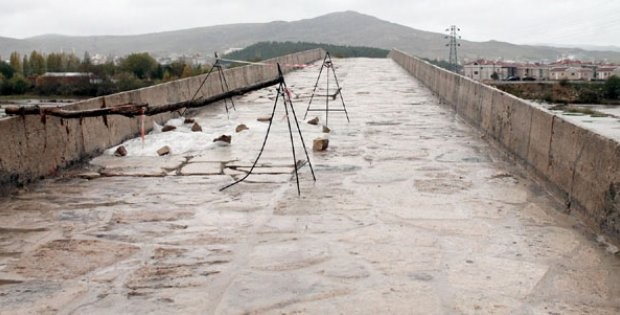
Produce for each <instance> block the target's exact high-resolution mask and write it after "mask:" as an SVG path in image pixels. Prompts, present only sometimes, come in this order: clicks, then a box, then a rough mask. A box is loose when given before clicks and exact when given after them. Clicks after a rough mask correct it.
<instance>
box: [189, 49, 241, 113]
mask: <svg viewBox="0 0 620 315" xmlns="http://www.w3.org/2000/svg"><path fill="white" fill-rule="evenodd" d="M213 69H215V70H216V71H217V73H218V76H219V78H220V87H221V89H222V93H228V92H229V91H230V87H229V86H228V81H226V76H225V75H224V71H223V69H222V64H221V63H220V57H219V56H218V54H217V53H215V63H214V64H213V66H212V67H211V69H209V72H207V75H206V76H205V78H204V79H203V80H202V82H201V83H200V86H199V87H198V89H197V90H196V92H195V93H194V95H193V96H192V98H191V100H194V99H196V96H197V95H198V93H199V92H200V90H201V89H202V87H203V86H204V85H205V83H206V82H207V79H209V76H210V75H211V73H212V72H213ZM228 101H230V104H231V107H232V109H234V110H237V109H236V108H235V103H234V102H233V100H232V97H231V98H230V99H226V98H225V99H224V108H226V116H228V117H229V118H230V116H229V107H228Z"/></svg>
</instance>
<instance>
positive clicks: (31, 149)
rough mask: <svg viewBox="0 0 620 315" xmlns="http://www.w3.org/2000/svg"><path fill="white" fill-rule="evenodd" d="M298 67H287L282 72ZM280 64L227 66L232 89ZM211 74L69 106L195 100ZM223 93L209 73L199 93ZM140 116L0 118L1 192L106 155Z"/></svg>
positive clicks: (288, 60) (298, 59) (264, 77)
mask: <svg viewBox="0 0 620 315" xmlns="http://www.w3.org/2000/svg"><path fill="white" fill-rule="evenodd" d="M324 55H325V51H323V50H322V49H313V50H308V51H304V52H299V53H294V54H290V55H286V56H282V57H278V58H273V59H269V60H266V61H263V62H264V63H270V64H275V63H281V64H305V63H310V62H314V61H316V60H319V59H321V58H323V56H324ZM292 69H293V67H283V71H284V72H287V71H290V70H292ZM277 75H278V72H277V68H276V67H275V66H264V65H247V66H243V67H237V68H233V69H227V70H225V76H226V80H227V81H228V84H229V86H230V89H231V90H232V89H237V88H240V87H245V86H249V85H253V84H257V83H261V82H266V81H269V80H273V79H275V78H277ZM205 76H206V74H203V75H199V76H195V77H191V78H186V79H181V80H176V81H173V82H167V83H163V84H159V85H155V86H150V87H146V88H142V89H139V90H133V91H127V92H122V93H117V94H112V95H107V96H102V97H96V98H91V99H88V100H84V101H80V102H76V103H74V104H71V105H68V106H66V107H64V108H65V109H73V110H85V109H95V108H102V107H114V106H117V105H121V104H127V103H148V104H149V106H159V105H165V104H171V103H177V102H183V101H187V100H190V99H191V98H192V96H193V95H194V93H195V92H196V90H198V87H199V86H200V84H201V82H202V81H203V80H204V77H205ZM221 93H222V89H221V86H220V82H219V78H218V76H215V75H213V76H210V77H209V80H208V82H206V84H205V86H204V87H203V89H202V90H201V91H200V93H199V94H198V97H200V96H203V97H210V96H215V95H218V94H221ZM175 115H177V114H175V113H164V114H159V115H155V116H152V117H146V119H145V126H146V127H148V128H149V129H150V128H151V127H152V125H153V124H152V123H153V122H154V121H155V122H158V123H160V124H161V123H163V122H165V121H167V120H169V119H171V118H173V117H175ZM140 125H141V123H140V118H127V117H123V116H107V117H95V118H83V119H61V118H57V117H51V116H47V117H45V119H42V117H37V116H24V117H17V116H13V117H6V118H0V134H2V136H1V137H0V188H1V189H0V190H6V189H7V188H11V187H16V186H20V185H24V184H27V183H29V182H31V181H33V180H36V179H38V178H41V177H45V176H49V175H53V174H54V173H56V171H57V170H59V169H61V168H64V167H66V166H68V165H70V164H72V163H76V162H78V161H81V160H83V159H84V158H87V157H91V156H93V155H96V154H99V153H101V152H102V151H103V150H105V149H107V148H109V147H111V146H114V145H117V144H119V143H121V142H123V141H124V140H126V139H129V138H132V137H135V136H136V135H138V134H139V132H140Z"/></svg>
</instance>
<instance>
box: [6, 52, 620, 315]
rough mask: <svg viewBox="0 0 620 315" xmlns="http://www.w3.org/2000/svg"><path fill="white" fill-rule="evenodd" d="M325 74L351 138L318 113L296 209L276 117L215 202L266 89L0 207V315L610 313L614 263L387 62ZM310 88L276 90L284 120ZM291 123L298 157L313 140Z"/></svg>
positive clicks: (246, 147) (617, 305) (302, 78)
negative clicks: (338, 89) (286, 109)
mask: <svg viewBox="0 0 620 315" xmlns="http://www.w3.org/2000/svg"><path fill="white" fill-rule="evenodd" d="M334 62H335V64H336V66H337V68H336V71H337V74H338V79H339V80H340V82H341V84H342V86H343V93H344V97H345V101H346V105H347V109H348V111H349V113H350V117H351V122H350V123H347V122H346V119H345V118H344V115H343V113H341V112H330V115H329V128H331V130H332V132H331V133H330V135H329V139H330V142H329V148H328V149H327V150H326V151H324V152H312V151H310V152H309V154H310V159H311V161H312V163H313V166H314V169H315V172H316V177H317V181H316V182H313V181H312V177H311V174H310V170H309V167H308V165H307V164H306V165H305V166H304V167H302V168H301V169H300V182H301V196H298V195H297V191H296V186H295V181H294V177H293V176H292V175H291V174H292V173H291V172H292V170H293V163H294V160H293V158H292V156H291V149H290V140H289V135H288V131H287V127H286V120H285V117H284V113H283V110H282V106H281V104H279V105H278V110H277V112H276V114H275V116H274V124H273V128H272V130H271V133H270V137H269V140H268V144H267V147H266V148H265V152H264V154H263V156H262V158H261V160H260V163H259V164H260V168H258V169H256V174H253V175H251V176H250V177H249V178H248V180H247V181H246V182H244V183H241V184H238V185H236V186H233V187H231V188H229V189H227V190H224V191H219V188H220V187H222V186H224V185H226V184H228V183H231V182H232V180H233V178H239V176H241V175H243V174H244V171H247V168H248V166H250V164H251V162H252V161H253V159H254V158H255V156H256V154H257V153H258V150H259V148H260V145H261V142H262V140H263V137H264V134H265V131H266V129H267V123H265V122H258V121H257V120H256V119H257V118H258V117H262V116H265V115H269V113H270V111H271V109H272V106H273V99H274V97H275V91H274V89H273V88H271V89H266V90H262V91H257V92H254V93H250V94H248V95H245V96H242V97H239V98H236V99H235V105H236V108H237V109H236V111H233V112H231V115H230V119H228V118H227V116H226V112H225V110H224V106H223V104H220V105H214V106H210V107H207V108H205V109H204V110H202V111H200V112H198V113H196V117H195V119H196V121H197V122H198V123H200V124H201V125H202V129H203V131H202V132H194V133H192V132H189V131H188V128H189V127H187V126H185V125H183V123H182V121H175V122H171V124H176V125H177V126H178V128H177V130H175V131H172V132H166V133H162V132H157V131H156V132H154V133H152V134H150V135H148V136H147V137H146V139H145V142H144V143H142V142H141V140H140V139H134V140H130V141H128V142H126V143H125V144H124V145H125V147H126V148H127V150H128V152H129V154H128V156H126V157H114V156H112V152H113V150H114V148H112V149H111V150H109V151H108V152H106V154H104V155H103V156H101V157H98V158H96V159H94V160H93V161H91V162H90V163H89V164H88V165H84V166H83V167H80V168H79V169H74V170H70V171H68V172H67V173H66V174H64V175H63V176H62V177H58V178H54V179H47V180H44V181H42V182H40V183H38V184H35V185H32V186H30V187H27V188H26V189H24V190H23V191H21V192H20V193H18V194H15V195H12V196H9V197H5V198H2V199H1V200H0V209H1V210H0V313H2V314H29V313H43V314H53V313H60V314H110V313H118V314H128V313H134V314H144V313H156V314H181V313H183V314H246V313H250V314H254V313H257V314H461V313H462V314H586V313H589V314H618V313H619V312H620V261H619V260H618V258H617V257H616V256H614V255H613V254H610V253H609V252H610V251H613V247H606V246H603V245H602V244H601V242H597V241H596V240H595V238H596V237H595V236H594V235H592V234H590V233H588V232H587V229H585V228H584V227H583V226H582V225H581V224H580V223H579V222H577V221H576V220H574V219H572V218H571V217H570V216H567V215H565V214H563V213H562V212H561V210H562V208H561V206H560V205H558V204H556V203H555V201H554V199H553V198H552V197H551V196H550V195H548V194H547V193H546V192H545V191H544V190H543V189H541V188H540V186H538V185H537V184H536V183H534V182H533V181H532V180H530V179H528V177H527V175H525V174H524V172H523V171H522V170H521V169H520V168H519V167H516V166H514V165H513V163H511V162H510V161H509V160H508V159H507V158H506V156H505V154H504V153H502V152H499V151H497V150H496V149H495V148H493V147H492V146H490V145H489V144H488V143H487V142H485V140H484V139H482V138H481V135H480V134H479V133H478V132H477V131H475V130H474V129H472V128H471V127H470V126H468V125H467V124H465V123H464V122H463V121H461V120H460V119H459V118H458V117H456V116H455V113H454V112H453V111H452V110H451V109H450V108H448V107H446V106H444V105H440V104H439V103H438V101H437V99H436V98H435V97H433V95H432V94H431V93H430V92H429V91H428V90H427V89H426V88H424V87H423V86H422V85H421V84H420V83H419V82H417V81H416V80H415V79H413V78H411V77H410V76H409V75H408V74H407V73H406V72H405V71H404V70H402V69H401V68H400V67H399V66H398V65H396V64H395V63H394V62H392V61H391V60H388V59H385V60H370V59H346V60H338V59H336V60H334ZM317 74H318V68H317V67H310V68H307V69H305V70H303V71H298V72H295V73H292V74H290V75H288V76H287V78H286V79H287V83H288V84H289V86H290V87H291V89H292V91H293V93H294V94H295V99H294V102H295V104H296V107H295V108H296V110H297V115H298V116H300V117H299V118H300V119H301V117H303V114H304V112H305V109H306V105H307V101H308V98H307V97H308V96H309V93H310V91H311V87H312V86H313V84H314V82H315V80H316V76H317ZM332 82H333V81H332ZM323 102H324V98H323V99H322V101H320V102H318V101H317V102H316V103H313V108H314V104H317V107H318V106H319V105H321V106H322V104H324V103H323ZM332 106H333V107H332V108H339V106H341V103H338V102H335V103H332ZM312 114H321V113H320V112H313V113H312ZM310 116H311V117H314V116H315V115H310ZM318 116H319V117H320V118H321V121H322V122H323V121H324V116H322V115H318ZM309 118H310V117H309ZM240 123H244V124H246V125H247V126H248V127H249V129H248V130H244V131H242V132H240V133H236V132H235V127H236V126H237V125H238V124H240ZM300 126H301V128H302V130H303V135H304V138H305V140H306V143H307V145H308V146H309V147H310V148H311V146H312V144H311V142H312V139H314V138H316V137H318V136H320V135H321V126H320V125H319V126H313V125H309V124H306V123H304V122H303V121H302V122H301V123H300ZM221 134H228V135H232V143H231V144H230V145H220V144H214V143H212V139H213V138H216V137H218V136H220V135H221ZM296 143H299V141H298V139H296ZM163 145H169V146H170V147H171V151H172V152H171V155H169V156H164V157H158V156H157V154H156V153H155V151H156V150H157V149H158V148H159V147H161V146H163ZM296 146H297V158H298V159H305V157H304V155H303V153H302V152H303V151H301V147H300V146H299V145H298V144H297V145H296Z"/></svg>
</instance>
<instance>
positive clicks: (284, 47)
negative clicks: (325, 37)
mask: <svg viewBox="0 0 620 315" xmlns="http://www.w3.org/2000/svg"><path fill="white" fill-rule="evenodd" d="M314 48H323V49H325V50H326V51H328V52H329V53H330V54H331V55H332V56H333V57H337V58H351V57H368V58H385V57H387V54H388V53H389V51H388V50H386V49H380V48H372V47H363V46H340V45H330V44H317V43H307V42H260V43H256V44H254V45H250V46H248V47H246V48H244V49H241V50H238V51H235V52H232V53H229V54H227V55H225V56H224V57H225V58H229V59H238V60H249V61H259V60H265V59H269V58H274V57H278V56H283V55H287V54H291V53H295V52H299V51H304V50H309V49H314Z"/></svg>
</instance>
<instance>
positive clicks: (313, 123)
mask: <svg viewBox="0 0 620 315" xmlns="http://www.w3.org/2000/svg"><path fill="white" fill-rule="evenodd" d="M307 122H308V123H309V124H311V125H315V126H316V125H318V124H319V117H314V118H312V119H310V120H308V121H307Z"/></svg>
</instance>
